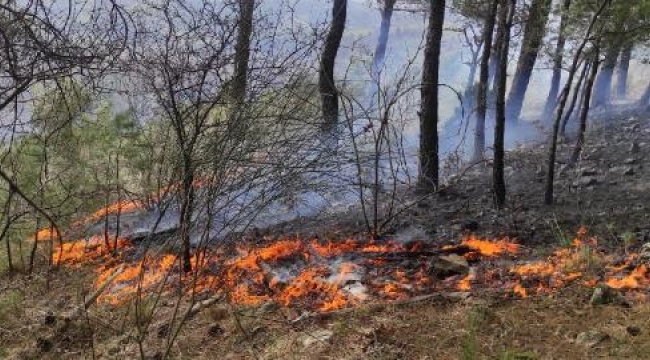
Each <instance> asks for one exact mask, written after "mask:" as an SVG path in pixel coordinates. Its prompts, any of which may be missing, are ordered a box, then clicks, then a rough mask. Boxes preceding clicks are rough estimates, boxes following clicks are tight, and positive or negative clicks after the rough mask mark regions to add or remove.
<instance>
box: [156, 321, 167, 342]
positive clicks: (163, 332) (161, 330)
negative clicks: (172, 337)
mask: <svg viewBox="0 0 650 360" xmlns="http://www.w3.org/2000/svg"><path fill="white" fill-rule="evenodd" d="M167 335H169V324H168V323H164V324H162V325H160V326H158V329H157V330H156V336H157V337H158V338H159V339H162V338H164V337H167Z"/></svg>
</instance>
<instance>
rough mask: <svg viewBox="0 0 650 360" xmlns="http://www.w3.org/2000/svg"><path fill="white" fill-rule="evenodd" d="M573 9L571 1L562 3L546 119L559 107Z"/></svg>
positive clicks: (545, 109) (565, 0)
mask: <svg viewBox="0 0 650 360" xmlns="http://www.w3.org/2000/svg"><path fill="white" fill-rule="evenodd" d="M570 8H571V0H564V1H563V3H562V14H561V15H560V16H561V17H560V29H559V33H558V37H557V46H556V47H555V54H554V56H553V77H552V78H551V88H550V90H549V91H548V96H547V97H546V106H545V108H544V119H547V118H549V117H550V116H551V114H552V113H553V108H555V106H556V105H557V94H558V92H559V90H560V81H561V80H562V62H563V61H564V47H565V45H566V34H565V30H566V25H567V15H568V12H569V9H570Z"/></svg>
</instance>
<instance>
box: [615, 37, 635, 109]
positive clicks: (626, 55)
mask: <svg viewBox="0 0 650 360" xmlns="http://www.w3.org/2000/svg"><path fill="white" fill-rule="evenodd" d="M633 48H634V45H633V44H629V45H626V46H625V47H624V48H623V51H622V52H621V61H620V63H619V65H618V73H617V81H616V83H617V84H616V85H617V86H616V88H617V91H616V95H617V97H618V99H619V100H625V99H627V78H628V73H629V71H630V60H632V50H633Z"/></svg>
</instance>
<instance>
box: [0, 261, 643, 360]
mask: <svg viewBox="0 0 650 360" xmlns="http://www.w3.org/2000/svg"><path fill="white" fill-rule="evenodd" d="M92 278H93V276H92V268H91V267H90V266H88V267H85V268H80V269H64V268H61V269H58V270H55V271H53V272H47V271H43V272H41V273H38V274H34V275H33V276H31V277H26V276H24V275H15V276H7V275H4V276H2V277H1V278H0V288H2V289H5V290H4V291H3V292H2V294H0V335H1V336H0V358H2V357H7V358H32V359H78V358H92V357H93V353H94V356H95V358H101V359H123V358H138V354H139V353H138V347H137V342H136V340H135V338H136V336H137V333H135V332H134V331H133V329H134V328H135V327H134V325H135V323H136V322H137V321H141V319H138V318H137V317H135V316H134V314H133V308H132V306H131V305H124V306H122V307H120V308H112V307H107V306H104V305H97V306H95V307H93V308H91V310H90V312H89V313H88V316H87V318H84V319H79V320H78V321H76V322H75V324H74V326H71V327H70V329H69V330H68V331H67V332H66V333H65V334H63V335H62V336H60V337H58V338H57V342H56V343H54V344H52V347H53V348H52V349H51V350H49V351H47V352H39V351H38V349H39V347H40V346H43V344H41V343H39V341H41V340H39V339H43V338H46V337H47V335H48V334H50V333H51V331H52V328H53V327H52V326H51V325H47V324H46V323H45V321H44V319H45V316H46V315H47V314H48V313H53V314H57V313H62V312H64V311H65V310H66V309H69V308H71V307H73V306H74V305H76V304H78V303H79V300H80V299H81V298H82V296H83V295H84V294H85V293H86V292H87V291H88V289H90V288H91V285H92V283H91V281H92ZM589 296H590V292H589V290H587V289H584V288H582V287H570V288H567V289H564V290H562V291H561V292H559V293H556V294H554V295H553V296H552V297H537V298H530V299H526V300H511V299H504V298H503V297H501V296H497V295H487V294H486V295H476V296H475V297H474V298H473V299H470V300H468V301H465V302H462V303H440V302H428V303H416V304H411V305H406V306H391V305H389V306H383V307H375V306H364V307H360V308H358V309H356V310H355V311H353V312H351V313H347V314H345V315H341V316H336V317H332V318H329V319H321V320H318V319H312V320H308V321H304V322H300V323H295V324H292V323H291V322H289V321H287V320H286V319H287V318H293V317H295V316H296V315H297V314H295V313H292V310H290V309H271V310H270V311H261V309H260V308H235V307H231V306H229V305H227V304H218V305H215V306H213V307H211V308H209V309H206V310H205V311H203V312H201V313H199V314H198V315H197V316H195V317H194V318H192V319H191V320H190V321H189V322H188V323H187V324H186V326H185V327H183V328H182V330H181V332H180V335H179V338H178V341H177V342H176V343H175V345H174V346H173V348H172V352H171V353H172V357H173V358H177V359H214V358H219V359H269V360H270V359H296V360H297V359H359V360H360V359H378V360H391V359H507V360H514V359H520V360H525V359H593V358H609V359H622V358H625V359H645V358H647V354H649V353H650V305H648V304H639V305H636V306H634V307H632V308H622V307H619V306H614V305H611V306H601V307H591V306H589V305H588V303H589ZM173 310H174V298H172V297H166V298H164V299H163V300H162V301H161V303H160V305H159V307H158V308H157V310H156V312H155V313H154V315H153V322H152V325H151V326H150V327H149V329H148V331H147V334H146V336H145V338H144V339H145V341H144V344H145V352H146V354H147V355H148V356H152V355H155V354H156V353H158V352H160V351H161V349H164V347H165V344H166V341H167V337H166V334H167V332H166V331H165V330H166V329H165V326H166V324H167V323H166V319H168V318H169V317H170V315H171V313H172V312H173ZM630 326H634V327H637V328H639V329H641V333H640V334H639V335H637V336H633V335H631V334H630V333H629V332H628V331H627V330H626V328H628V327H630ZM324 330H327V331H331V333H332V336H331V338H329V339H328V340H327V341H319V340H318V339H319V338H320V337H321V335H319V334H321V333H322V332H323V331H324ZM589 330H598V331H603V332H605V333H607V334H608V335H609V337H610V339H609V340H607V341H605V342H603V343H602V344H599V345H598V346H596V347H594V348H587V347H585V346H584V345H581V344H576V343H575V338H576V336H577V335H578V334H579V333H581V332H584V331H589ZM310 337H311V338H312V339H313V340H314V341H313V342H312V343H311V344H310V345H308V346H305V345H304V343H305V342H306V340H307V339H310ZM307 342H308V341H307Z"/></svg>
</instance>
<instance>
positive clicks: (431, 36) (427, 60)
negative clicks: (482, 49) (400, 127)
mask: <svg viewBox="0 0 650 360" xmlns="http://www.w3.org/2000/svg"><path fill="white" fill-rule="evenodd" d="M444 22H445V0H433V1H431V10H430V13H429V25H428V30H427V42H426V47H425V50H424V65H423V68H422V88H421V94H420V96H421V104H420V174H419V179H418V185H419V187H420V188H421V189H422V190H426V191H430V190H435V189H436V188H437V187H438V76H439V73H438V72H439V70H440V47H441V43H442V32H443V25H444Z"/></svg>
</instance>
